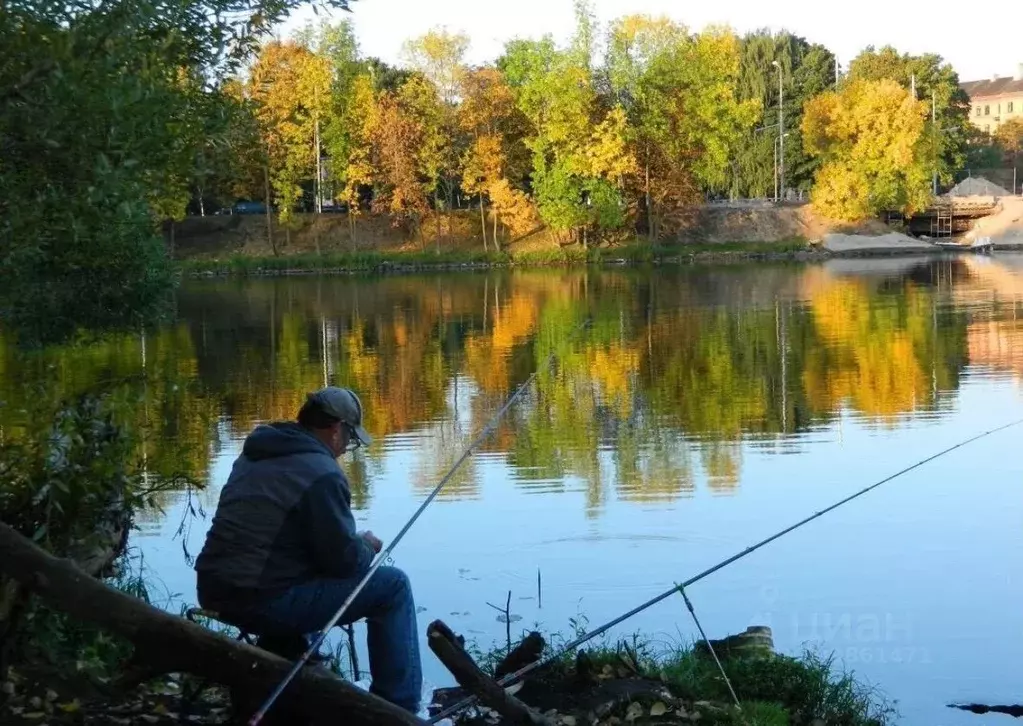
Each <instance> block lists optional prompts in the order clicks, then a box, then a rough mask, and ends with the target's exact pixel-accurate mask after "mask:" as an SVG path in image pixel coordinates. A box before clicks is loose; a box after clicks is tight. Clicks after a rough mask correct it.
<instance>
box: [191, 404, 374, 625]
mask: <svg viewBox="0 0 1023 726" xmlns="http://www.w3.org/2000/svg"><path fill="white" fill-rule="evenodd" d="M373 556H374V553H373V550H372V548H371V547H370V546H369V545H368V544H367V543H366V542H365V541H364V540H363V539H362V538H361V537H360V536H359V535H358V534H356V531H355V519H354V518H353V517H352V511H351V491H350V490H349V487H348V480H347V479H346V478H345V475H344V473H343V472H342V471H341V467H340V466H339V465H338V463H337V460H336V459H335V458H334V455H333V453H332V452H331V451H330V449H329V448H328V447H327V446H326V445H325V444H324V443H323V442H321V441H320V440H319V439H317V438H316V437H315V436H313V435H312V434H311V433H310V432H308V431H306V430H305V429H304V428H302V427H301V426H299V425H298V424H293V423H275V424H269V425H260V426H257V427H256V429H255V430H254V431H253V432H252V433H251V434H249V436H248V438H247V439H246V440H245V445H244V447H243V448H242V454H241V456H239V457H238V459H237V460H236V461H235V463H234V467H233V469H232V470H231V475H230V477H229V478H228V480H227V483H226V484H225V485H224V488H223V489H222V490H221V492H220V502H219V504H218V505H217V511H216V514H215V515H214V517H213V524H212V526H211V527H210V531H209V533H208V534H207V535H206V543H205V544H204V545H203V548H202V552H201V553H200V554H199V557H198V558H197V560H196V563H195V569H196V572H197V574H198V578H197V589H198V597H199V603H200V605H202V606H203V607H205V608H209V609H213V610H226V611H229V610H231V609H232V607H235V606H246V605H251V604H253V603H254V602H258V601H260V600H266V599H270V598H273V597H276V596H278V595H280V594H282V593H284V592H285V591H287V590H288V589H289V588H291V587H293V586H294V585H297V584H300V583H303V582H308V581H310V580H313V579H316V578H351V577H359V576H361V575H363V574H365V572H366V571H367V570H368V569H369V566H370V564H371V563H372V560H373Z"/></svg>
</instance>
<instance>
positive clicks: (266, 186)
mask: <svg viewBox="0 0 1023 726" xmlns="http://www.w3.org/2000/svg"><path fill="white" fill-rule="evenodd" d="M263 200H264V202H263V203H264V204H265V205H266V238H267V240H268V241H269V242H270V251H271V252H273V255H274V257H276V256H277V246H276V245H275V244H274V218H273V207H271V206H270V167H269V166H268V165H266V164H264V165H263Z"/></svg>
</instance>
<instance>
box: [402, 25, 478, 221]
mask: <svg viewBox="0 0 1023 726" xmlns="http://www.w3.org/2000/svg"><path fill="white" fill-rule="evenodd" d="M468 49H469V36H467V35H465V34H464V33H450V32H448V31H447V30H445V29H437V30H431V31H429V32H428V33H426V34H425V35H422V36H420V37H418V38H413V39H411V40H408V41H406V42H405V43H404V45H403V46H402V56H403V58H404V60H405V62H406V63H407V64H408V65H409V66H410V67H411V68H412V69H413V70H414V71H417V72H418V73H420V74H421V75H422V76H423V78H425V79H426V80H427V81H429V82H430V83H431V84H433V86H434V88H435V89H436V93H437V96H438V97H439V99H440V105H439V111H440V116H439V119H438V123H439V125H440V128H439V132H440V139H441V140H442V143H441V145H440V147H439V149H438V153H439V157H438V160H437V161H438V169H437V171H438V176H437V181H438V189H436V190H434V191H435V194H436V195H437V197H436V200H435V201H436V202H437V204H436V206H437V207H438V209H439V207H440V204H439V201H440V200H439V195H440V193H441V192H443V195H444V199H445V202H446V206H447V209H448V210H450V209H451V208H452V207H453V206H454V204H455V194H456V191H457V187H458V179H459V176H460V174H459V160H460V157H461V156H462V154H463V153H464V150H465V145H466V144H465V139H464V138H463V135H462V133H461V128H460V125H459V123H458V111H457V104H458V100H459V94H460V93H461V90H462V82H463V79H464V77H465V75H466V72H467V70H466V67H465V54H466V52H467V51H468Z"/></svg>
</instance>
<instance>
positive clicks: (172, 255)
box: [167, 219, 174, 259]
mask: <svg viewBox="0 0 1023 726" xmlns="http://www.w3.org/2000/svg"><path fill="white" fill-rule="evenodd" d="M167 247H168V250H169V253H170V254H169V256H170V257H171V258H172V259H173V258H174V220H173V219H172V220H171V221H170V240H169V242H168V244H167Z"/></svg>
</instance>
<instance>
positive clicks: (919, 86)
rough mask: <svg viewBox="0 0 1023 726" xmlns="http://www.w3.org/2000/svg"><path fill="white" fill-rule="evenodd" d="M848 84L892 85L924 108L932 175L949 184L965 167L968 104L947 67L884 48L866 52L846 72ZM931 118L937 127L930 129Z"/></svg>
mask: <svg viewBox="0 0 1023 726" xmlns="http://www.w3.org/2000/svg"><path fill="white" fill-rule="evenodd" d="M848 78H849V80H862V81H880V80H885V79H887V80H892V81H895V82H896V83H898V84H899V85H900V86H902V87H903V88H904V89H906V90H907V91H910V92H914V91H915V93H916V98H917V99H919V100H920V101H922V102H924V103H925V104H926V106H927V110H928V113H927V127H926V130H925V133H926V134H927V140H926V144H927V153H928V156H929V159H930V166H931V173H932V174H933V173H937V175H938V179H939V180H940V181H942V182H945V183H948V182H951V181H952V178H953V176H954V174H955V172H957V171H958V170H959V169H961V168H962V167H963V164H964V163H965V161H966V147H967V144H968V142H969V137H970V129H971V127H972V124H971V123H970V99H969V97H968V96H967V95H966V92H965V91H963V89H962V88H961V87H960V86H959V75H958V74H957V73H956V71H955V69H954V68H953V67H952V65H951V64H949V63H947V62H945V61H944V59H943V58H942V57H941V56H939V55H936V54H934V53H927V54H924V55H917V56H914V55H909V54H908V53H904V54H900V53H899V52H898V51H897V50H896V49H895V48H893V47H891V46H885V47H884V48H881V49H880V50H876V49H875V48H873V47H868V48H867V49H866V50H865V51H863V52H862V53H861V54H860V55H858V56H857V57H856V58H855V59H853V61H852V63H851V64H850V66H849V76H848ZM932 114H933V115H934V116H935V117H936V121H935V122H934V123H931V121H930V119H931V116H932Z"/></svg>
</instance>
